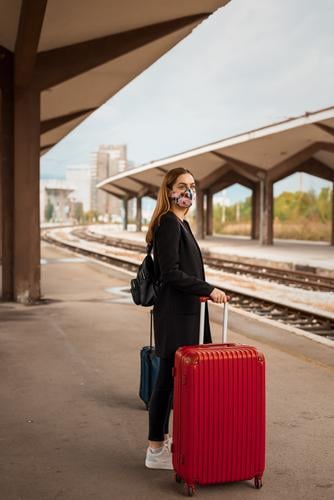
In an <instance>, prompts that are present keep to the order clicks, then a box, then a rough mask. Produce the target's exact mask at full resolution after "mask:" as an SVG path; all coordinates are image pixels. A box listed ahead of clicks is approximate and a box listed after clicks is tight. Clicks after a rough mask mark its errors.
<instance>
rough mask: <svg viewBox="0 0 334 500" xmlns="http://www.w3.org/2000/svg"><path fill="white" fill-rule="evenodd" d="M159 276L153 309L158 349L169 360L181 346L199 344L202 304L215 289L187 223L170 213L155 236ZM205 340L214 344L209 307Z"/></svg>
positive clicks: (155, 260) (161, 221)
mask: <svg viewBox="0 0 334 500" xmlns="http://www.w3.org/2000/svg"><path fill="white" fill-rule="evenodd" d="M153 256H154V266H155V272H156V276H158V277H159V278H160V279H161V281H162V286H161V287H160V289H159V292H158V296H157V299H156V302H155V305H154V308H153V313H154V334H155V346H156V351H157V354H158V356H160V357H162V358H166V357H168V356H171V355H173V354H174V353H175V351H176V350H177V349H178V347H180V346H184V345H193V344H198V337H199V316H200V302H199V300H198V297H200V296H209V295H210V293H211V292H212V290H213V289H214V287H213V286H212V285H209V283H207V282H206V281H205V275H204V266H203V259H202V254H201V251H200V248H199V246H198V243H197V241H196V240H195V237H194V236H193V234H192V232H191V229H190V226H189V224H188V222H187V221H183V222H181V221H180V219H179V218H178V217H177V216H176V215H175V214H174V213H173V212H171V211H170V212H167V213H166V214H164V215H163V216H162V217H161V219H160V224H159V225H158V226H156V229H155V232H154V237H153ZM204 341H205V342H206V343H208V342H211V333H210V325H209V319H208V311H207V304H206V318H205V333H204Z"/></svg>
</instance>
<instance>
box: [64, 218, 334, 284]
mask: <svg viewBox="0 0 334 500" xmlns="http://www.w3.org/2000/svg"><path fill="white" fill-rule="evenodd" d="M72 234H73V235H74V236H76V237H77V238H80V239H84V240H87V241H94V242H96V243H103V244H104V245H109V246H114V247H118V248H124V249H125V250H132V251H137V252H141V253H144V252H145V246H144V245H143V244H140V243H136V242H133V243H132V242H129V241H125V240H120V239H118V238H112V237H110V236H104V235H101V236H100V235H95V234H92V233H90V232H88V231H87V229H81V228H80V229H74V230H73V231H72ZM203 260H204V263H205V265H207V266H209V267H210V268H211V269H217V270H219V271H224V272H226V273H230V274H236V275H239V276H252V277H254V278H257V279H264V280H266V281H274V282H275V283H281V284H284V285H287V286H294V287H296V288H302V289H304V290H314V291H321V292H333V293H334V279H333V278H330V277H326V276H318V275H315V274H312V273H310V272H302V271H293V270H290V269H289V270H287V269H277V268H275V267H270V266H263V265H256V264H249V263H246V262H235V261H233V260H228V259H225V258H224V259H223V258H222V259H221V258H219V259H218V258H214V257H211V256H209V255H207V254H206V252H205V250H204V251H203Z"/></svg>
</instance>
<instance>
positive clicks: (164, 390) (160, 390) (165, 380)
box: [148, 355, 174, 441]
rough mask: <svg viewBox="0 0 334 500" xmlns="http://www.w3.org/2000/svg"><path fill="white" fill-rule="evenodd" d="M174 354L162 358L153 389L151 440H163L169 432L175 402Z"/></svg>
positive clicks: (150, 411)
mask: <svg viewBox="0 0 334 500" xmlns="http://www.w3.org/2000/svg"><path fill="white" fill-rule="evenodd" d="M173 366H174V355H173V356H172V357H170V358H160V369H159V373H158V378H157V383H156V385H155V388H154V390H153V393H152V396H151V401H150V409H149V433H148V439H149V440H150V441H163V440H164V434H168V425H169V417H170V412H171V408H172V403H173V382H174V381H173V374H172V369H173Z"/></svg>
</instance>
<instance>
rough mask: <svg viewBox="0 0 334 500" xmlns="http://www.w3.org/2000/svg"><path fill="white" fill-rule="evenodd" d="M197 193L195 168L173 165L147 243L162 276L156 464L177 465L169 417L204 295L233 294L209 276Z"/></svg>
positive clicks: (152, 447)
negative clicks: (192, 220)
mask: <svg viewBox="0 0 334 500" xmlns="http://www.w3.org/2000/svg"><path fill="white" fill-rule="evenodd" d="M195 197H196V189H195V180H194V177H193V175H192V174H191V172H189V170H186V169H184V168H175V169H173V170H171V171H169V172H168V173H167V174H166V175H165V177H164V179H163V182H162V185H161V188H160V190H159V193H158V199H157V205H156V207H155V210H154V212H153V216H152V219H151V222H150V225H149V228H148V232H147V235H146V242H147V244H148V245H150V244H152V243H153V255H154V266H155V272H156V276H158V277H159V279H160V280H161V282H162V285H161V286H160V288H159V292H158V295H157V298H156V302H155V305H154V308H153V316H154V335H155V347H156V352H157V355H158V356H160V370H159V375H158V379H157V383H156V386H155V389H154V391H153V394H152V398H151V402H150V410H149V436H148V439H149V442H148V449H147V452H146V460H145V465H146V467H148V468H150V469H173V466H172V456H171V451H170V439H169V438H168V423H169V415H170V410H171V404H172V393H173V376H172V368H173V364H174V354H175V351H176V350H177V349H178V348H179V347H180V346H184V345H193V344H198V335H199V315H200V302H199V300H198V297H200V296H210V298H211V299H212V300H213V301H214V302H217V303H223V302H226V300H227V299H226V295H225V294H224V292H222V291H221V290H218V289H217V288H215V287H214V286H212V285H210V284H209V283H207V282H206V281H205V276H204V267H203V260H202V255H201V251H200V248H199V246H198V244H197V242H196V240H195V237H194V236H193V234H192V232H191V229H190V226H189V224H188V222H187V221H186V220H185V219H184V217H185V215H186V214H187V212H188V210H189V208H190V207H191V205H192V203H193V202H194V201H195ZM204 339H205V340H204V341H205V342H206V343H209V342H211V334H210V326H209V320H208V312H207V306H206V317H205V335H204Z"/></svg>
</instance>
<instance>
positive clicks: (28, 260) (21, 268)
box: [14, 86, 40, 304]
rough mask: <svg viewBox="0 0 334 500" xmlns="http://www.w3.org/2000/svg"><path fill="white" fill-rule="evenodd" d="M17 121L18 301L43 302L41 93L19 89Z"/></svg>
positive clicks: (15, 265) (15, 246) (15, 187)
mask: <svg viewBox="0 0 334 500" xmlns="http://www.w3.org/2000/svg"><path fill="white" fill-rule="evenodd" d="M14 117H15V120H14V123H15V125H14V131H15V132H14V148H15V149H14V150H15V157H14V170H15V176H14V222H15V241H14V286H15V300H16V301H17V302H21V303H24V304H31V303H34V302H36V301H37V300H39V299H40V214H39V160H40V93H39V91H38V90H37V89H35V88H34V87H33V86H28V87H23V88H16V91H15V115H14Z"/></svg>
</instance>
